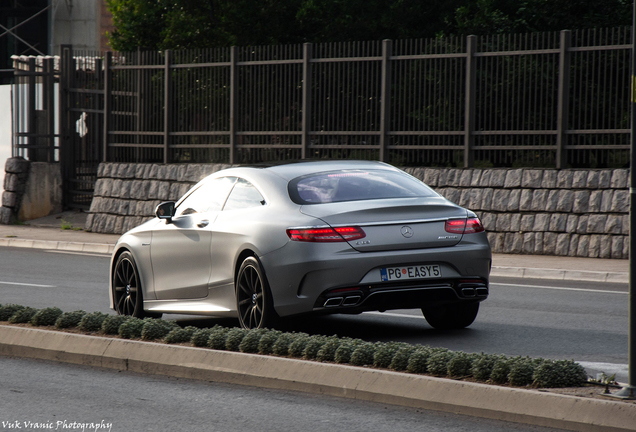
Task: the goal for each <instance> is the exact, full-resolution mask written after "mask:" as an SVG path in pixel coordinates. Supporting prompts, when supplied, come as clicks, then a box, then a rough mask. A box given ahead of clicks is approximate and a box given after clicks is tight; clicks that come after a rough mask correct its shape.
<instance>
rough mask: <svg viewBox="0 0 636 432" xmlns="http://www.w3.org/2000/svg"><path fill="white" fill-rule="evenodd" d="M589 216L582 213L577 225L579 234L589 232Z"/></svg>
mask: <svg viewBox="0 0 636 432" xmlns="http://www.w3.org/2000/svg"><path fill="white" fill-rule="evenodd" d="M589 218H590V217H589V215H581V216H580V217H579V222H578V224H577V225H576V232H577V234H587V221H588V219H589Z"/></svg>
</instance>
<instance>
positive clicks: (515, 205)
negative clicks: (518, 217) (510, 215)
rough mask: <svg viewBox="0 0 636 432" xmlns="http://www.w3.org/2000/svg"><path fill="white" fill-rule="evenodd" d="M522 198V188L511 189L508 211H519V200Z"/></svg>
mask: <svg viewBox="0 0 636 432" xmlns="http://www.w3.org/2000/svg"><path fill="white" fill-rule="evenodd" d="M520 198H521V189H513V190H511V191H510V197H509V198H508V208H507V211H510V212H518V211H519V200H520Z"/></svg>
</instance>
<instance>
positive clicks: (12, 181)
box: [4, 174, 20, 192]
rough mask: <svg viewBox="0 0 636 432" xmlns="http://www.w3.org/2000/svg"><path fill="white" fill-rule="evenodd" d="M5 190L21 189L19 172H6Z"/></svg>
mask: <svg viewBox="0 0 636 432" xmlns="http://www.w3.org/2000/svg"><path fill="white" fill-rule="evenodd" d="M4 190H5V191H9V192H18V191H19V190H20V177H18V175H17V174H5V176H4Z"/></svg>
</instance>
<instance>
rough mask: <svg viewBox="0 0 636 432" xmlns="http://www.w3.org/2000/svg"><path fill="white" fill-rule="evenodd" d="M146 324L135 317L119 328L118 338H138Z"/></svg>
mask: <svg viewBox="0 0 636 432" xmlns="http://www.w3.org/2000/svg"><path fill="white" fill-rule="evenodd" d="M144 324H146V322H145V321H144V320H142V319H140V318H137V317H131V318H130V319H128V320H126V322H125V323H123V324H122V325H120V326H119V336H121V337H123V338H124V339H133V338H137V339H138V338H140V337H141V332H142V330H143V329H144Z"/></svg>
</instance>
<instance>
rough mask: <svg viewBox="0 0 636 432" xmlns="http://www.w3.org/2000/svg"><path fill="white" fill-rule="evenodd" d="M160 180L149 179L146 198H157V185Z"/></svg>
mask: <svg viewBox="0 0 636 432" xmlns="http://www.w3.org/2000/svg"><path fill="white" fill-rule="evenodd" d="M160 183H161V182H159V181H158V180H151V181H150V187H149V188H148V196H147V198H148V199H157V197H158V196H159V185H160Z"/></svg>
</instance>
